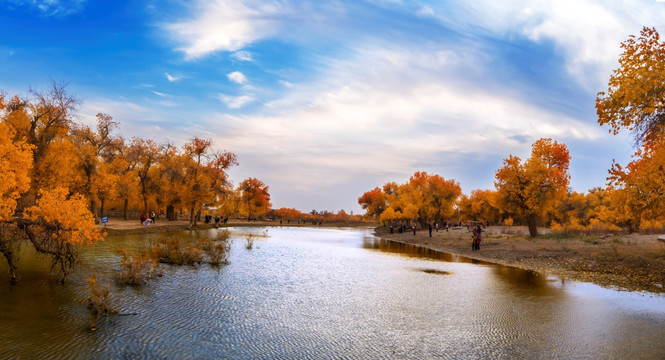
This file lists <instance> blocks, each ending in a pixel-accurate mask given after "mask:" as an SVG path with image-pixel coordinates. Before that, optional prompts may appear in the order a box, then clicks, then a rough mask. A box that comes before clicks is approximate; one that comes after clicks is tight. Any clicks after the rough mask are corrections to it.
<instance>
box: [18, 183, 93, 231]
mask: <svg viewBox="0 0 665 360" xmlns="http://www.w3.org/2000/svg"><path fill="white" fill-rule="evenodd" d="M67 194H68V190H67V189H64V188H55V189H53V190H48V191H41V192H40V198H39V200H37V205H35V206H31V207H29V208H27V209H26V210H25V212H26V215H25V218H26V219H28V220H31V221H33V222H34V223H35V224H36V225H37V226H38V227H40V228H41V231H42V232H44V231H46V232H48V233H49V234H50V235H52V236H53V237H54V238H57V239H58V240H59V241H62V242H64V243H70V244H92V243H95V242H97V241H100V240H103V238H104V236H105V235H104V234H103V233H102V231H101V230H99V229H97V228H96V227H95V220H94V217H93V216H92V214H91V213H90V211H89V210H88V207H87V200H86V199H85V198H84V197H83V196H82V195H80V194H75V195H72V196H71V197H68V196H67Z"/></svg>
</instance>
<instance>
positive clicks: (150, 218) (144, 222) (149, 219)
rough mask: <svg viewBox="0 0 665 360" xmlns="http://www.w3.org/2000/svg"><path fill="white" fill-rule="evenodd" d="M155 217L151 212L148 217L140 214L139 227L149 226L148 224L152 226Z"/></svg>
mask: <svg viewBox="0 0 665 360" xmlns="http://www.w3.org/2000/svg"><path fill="white" fill-rule="evenodd" d="M155 216H156V215H155V212H154V211H153V212H151V213H150V215H148V214H144V213H141V215H139V219H140V220H141V225H144V226H150V224H154V223H155Z"/></svg>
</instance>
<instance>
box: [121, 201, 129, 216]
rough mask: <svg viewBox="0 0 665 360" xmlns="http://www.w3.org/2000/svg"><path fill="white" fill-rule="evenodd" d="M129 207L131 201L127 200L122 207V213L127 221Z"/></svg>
mask: <svg viewBox="0 0 665 360" xmlns="http://www.w3.org/2000/svg"><path fill="white" fill-rule="evenodd" d="M128 207H129V199H125V201H124V204H123V206H122V213H123V216H124V217H125V220H127V219H128V218H127V208H128Z"/></svg>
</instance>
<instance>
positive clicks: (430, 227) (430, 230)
mask: <svg viewBox="0 0 665 360" xmlns="http://www.w3.org/2000/svg"><path fill="white" fill-rule="evenodd" d="M429 237H432V224H431V223H430V224H429Z"/></svg>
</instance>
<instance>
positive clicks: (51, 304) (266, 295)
mask: <svg viewBox="0 0 665 360" xmlns="http://www.w3.org/2000/svg"><path fill="white" fill-rule="evenodd" d="M215 231H216V230H206V231H199V232H183V233H176V234H177V236H182V237H204V236H208V237H213V236H214V235H215ZM231 231H232V235H233V236H232V238H233V246H232V248H231V253H230V262H231V263H230V264H229V265H226V266H222V267H220V268H211V267H210V266H208V265H202V266H197V267H194V266H185V267H170V266H165V267H164V268H165V272H164V276H163V277H161V278H157V279H154V280H151V281H150V283H148V284H147V285H145V286H143V287H140V288H133V287H118V286H115V285H114V286H113V291H114V293H115V294H117V295H118V296H119V298H118V299H117V304H118V306H119V308H120V311H121V313H132V314H134V313H135V314H136V315H129V316H116V317H113V318H108V319H104V320H103V321H101V322H100V323H99V324H98V326H97V330H96V331H90V330H88V326H89V313H88V310H87V308H86V306H85V300H86V298H87V296H88V295H87V294H88V288H87V284H86V282H85V280H86V279H87V277H88V276H89V275H90V274H92V273H96V274H97V278H98V279H100V281H103V282H110V278H111V272H112V271H113V270H112V269H113V268H118V267H119V262H120V255H119V254H118V253H117V251H116V250H117V249H118V248H120V247H125V248H126V249H128V250H130V251H131V250H136V249H139V248H142V247H144V246H145V245H146V244H147V242H148V240H149V239H150V238H152V237H155V236H161V235H158V234H149V235H124V236H112V237H109V238H107V240H106V241H104V242H101V243H98V244H96V245H94V246H91V247H87V248H85V249H84V250H83V252H82V254H81V258H82V260H83V262H82V264H81V265H80V267H79V270H78V271H77V272H76V273H75V274H73V275H72V276H71V277H70V278H69V279H68V282H67V283H66V284H65V285H64V286H62V285H58V284H57V283H56V278H55V277H54V276H51V275H48V263H47V262H46V261H44V259H43V258H41V257H39V256H36V255H35V254H34V253H31V252H30V251H29V250H27V249H26V250H25V251H24V252H23V253H22V254H21V261H20V263H19V264H20V267H19V271H20V275H21V280H20V281H19V283H17V284H15V285H10V284H9V277H8V275H6V274H7V269H6V264H4V263H2V264H1V265H0V274H1V275H2V276H5V279H6V281H5V282H1V283H0V358H3V359H4V358H23V359H33V358H40V359H42V358H43V359H48V358H53V359H66V358H73V359H76V358H85V359H89V358H96V359H134V358H140V359H143V358H149V359H152V358H154V359H163V358H167V359H218V358H235V359H386V358H397V359H429V358H441V359H477V358H506V359H534V358H547V359H549V358H562V359H571V358H579V359H585V358H589V359H663V358H665V343H663V342H662V340H663V339H665V297H663V296H662V295H656V294H650V293H632V292H622V291H616V290H609V289H604V288H600V287H598V286H595V285H591V284H585V283H577V282H563V281H561V280H558V279H554V278H548V277H546V276H542V275H539V274H536V273H533V272H530V271H524V270H520V269H515V268H510V267H505V266H498V265H493V264H487V263H481V262H477V261H472V260H470V259H467V258H464V257H458V256H452V255H449V254H442V253H437V252H434V251H430V250H426V249H422V248H417V247H414V246H409V245H403V244H398V243H389V242H385V241H381V240H379V239H377V238H375V237H373V236H372V232H371V230H370V229H325V228H324V229H315V228H287V227H284V228H280V227H270V228H232V229H231ZM265 231H267V234H268V237H257V238H256V240H255V242H254V246H253V247H252V248H251V249H248V248H247V247H246V246H245V236H246V234H248V233H253V234H264V232H265ZM26 248H27V247H26Z"/></svg>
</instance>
